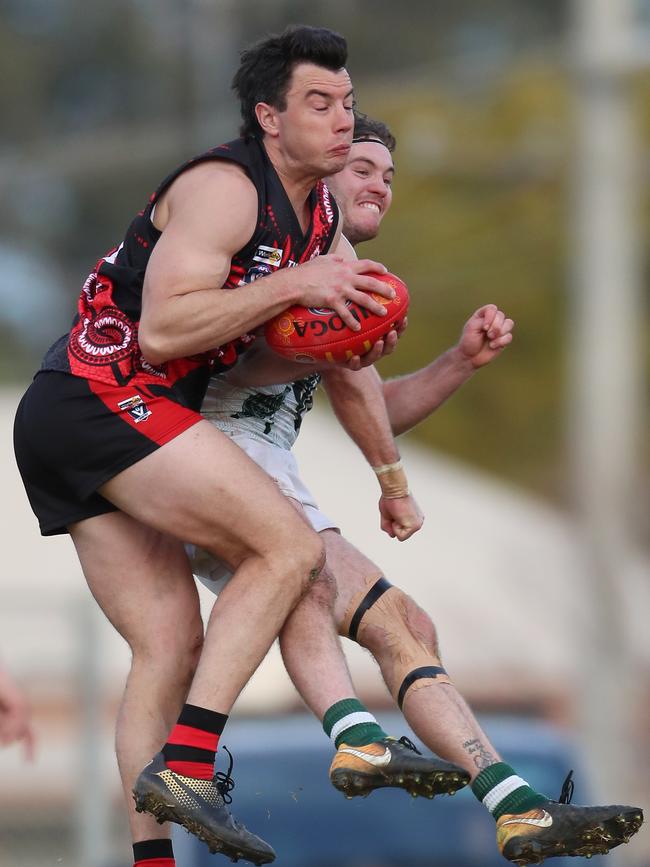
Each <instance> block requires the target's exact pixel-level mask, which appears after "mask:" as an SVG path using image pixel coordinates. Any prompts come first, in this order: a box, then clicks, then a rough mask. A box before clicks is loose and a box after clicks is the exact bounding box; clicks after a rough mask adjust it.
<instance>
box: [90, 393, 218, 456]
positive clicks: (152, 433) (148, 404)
mask: <svg viewBox="0 0 650 867" xmlns="http://www.w3.org/2000/svg"><path fill="white" fill-rule="evenodd" d="M86 382H87V383H88V387H89V388H90V390H91V391H92V392H93V394H95V395H96V396H97V397H98V398H99V399H100V400H101V401H102V403H103V404H104V405H105V406H106V407H107V409H109V410H110V411H111V412H112V413H113V414H114V415H116V416H117V417H118V418H120V419H121V420H122V421H124V422H126V424H128V425H130V426H131V427H132V428H133V429H134V430H136V431H138V433H141V434H142V435H143V436H145V437H147V439H150V440H152V441H153V442H155V443H157V444H158V445H159V446H164V445H165V443H168V442H170V441H171V440H173V439H174V438H175V437H177V436H178V435H179V434H180V433H183V431H185V430H187V429H188V428H190V427H192V425H195V424H196V423H197V422H199V421H201V419H202V418H203V416H202V415H201V413H199V412H195V410H193V409H187V407H184V406H181V404H180V403H176V401H174V400H171V398H169V397H165V396H159V395H153V396H152V395H150V394H147V392H146V391H144V389H142V388H137V387H135V386H132V385H124V386H113V385H108V384H107V383H104V382H95V381H94V380H91V379H88V380H86Z"/></svg>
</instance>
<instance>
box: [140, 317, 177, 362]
mask: <svg viewBox="0 0 650 867" xmlns="http://www.w3.org/2000/svg"><path fill="white" fill-rule="evenodd" d="M138 343H139V345H140V351H141V352H142V357H143V358H144V360H145V361H146V362H147V364H150V365H151V366H152V367H159V366H160V365H161V364H164V363H165V362H166V361H169V360H170V359H171V358H172V357H173V355H172V353H171V347H170V345H169V341H167V340H166V339H165V336H164V334H162V333H161V332H160V331H159V330H156V329H155V328H152V327H151V325H150V324H148V323H146V322H141V323H140V328H139V331H138Z"/></svg>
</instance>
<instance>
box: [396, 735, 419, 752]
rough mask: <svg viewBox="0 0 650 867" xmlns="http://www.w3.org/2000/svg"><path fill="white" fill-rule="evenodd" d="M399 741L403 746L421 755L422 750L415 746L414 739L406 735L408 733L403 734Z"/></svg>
mask: <svg viewBox="0 0 650 867" xmlns="http://www.w3.org/2000/svg"><path fill="white" fill-rule="evenodd" d="M398 743H400V744H402V746H404V747H406V748H407V749H408V750H413V752H414V753H417V754H418V755H419V756H421V755H422V753H421V752H420V750H419V749H418V748H417V747H416V746H415V744H414V743H413V741H412V740H409V738H407V737H406V735H402V737H401V738H400V739H399V741H398Z"/></svg>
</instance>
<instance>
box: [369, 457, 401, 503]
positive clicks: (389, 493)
mask: <svg viewBox="0 0 650 867" xmlns="http://www.w3.org/2000/svg"><path fill="white" fill-rule="evenodd" d="M373 470H374V472H375V475H376V476H377V479H378V480H379V486H380V488H381V492H382V494H383V496H384V497H386V499H388V500H398V499H400V498H401V497H408V495H409V493H410V491H409V485H408V481H407V479H406V473H405V472H404V468H403V466H402V462H401V461H395V463H394V464H382V466H380V467H373Z"/></svg>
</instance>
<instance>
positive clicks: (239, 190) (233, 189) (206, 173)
mask: <svg viewBox="0 0 650 867" xmlns="http://www.w3.org/2000/svg"><path fill="white" fill-rule="evenodd" d="M169 192H170V196H171V197H172V198H173V197H183V196H185V195H199V194H200V195H201V197H206V196H208V197H209V196H212V195H214V194H218V195H225V194H231V195H237V196H239V197H241V198H243V199H249V198H250V199H255V200H256V199H257V192H256V190H255V185H254V184H253V182H252V180H251V179H250V177H249V175H248V173H247V172H246V169H245V168H244V167H243V166H241V165H239V164H238V163H234V162H229V161H227V160H221V159H214V160H211V159H207V160H203V161H201V162H200V163H197V164H196V165H194V166H190V167H189V168H187V169H186V170H185V171H184V172H183V173H182V174H181V175H179V176H178V177H177V178H176V180H175V181H174V183H173V184H172V186H171V188H170V191H169Z"/></svg>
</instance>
